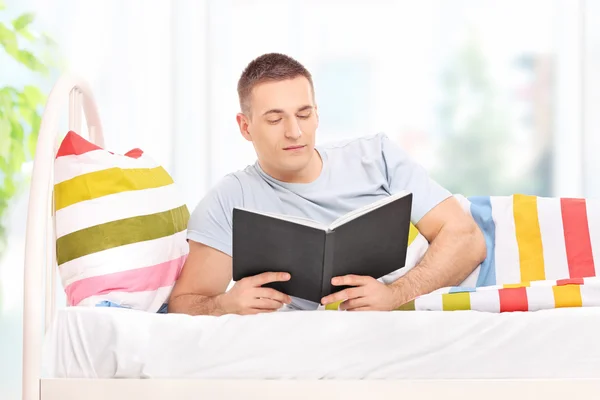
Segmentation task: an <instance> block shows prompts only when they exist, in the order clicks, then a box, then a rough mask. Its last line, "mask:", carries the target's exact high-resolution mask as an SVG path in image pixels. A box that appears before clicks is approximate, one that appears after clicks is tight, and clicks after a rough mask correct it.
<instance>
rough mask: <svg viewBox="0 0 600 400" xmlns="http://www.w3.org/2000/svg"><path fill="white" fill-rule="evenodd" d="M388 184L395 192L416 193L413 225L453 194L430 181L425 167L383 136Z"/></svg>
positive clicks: (382, 144) (382, 143) (412, 218)
mask: <svg viewBox="0 0 600 400" xmlns="http://www.w3.org/2000/svg"><path fill="white" fill-rule="evenodd" d="M381 151H382V153H383V158H384V163H385V172H386V174H387V181H388V185H389V187H390V191H391V192H392V193H397V192H400V191H402V190H407V191H409V192H412V194H413V206H412V215H411V222H412V223H413V224H416V223H417V222H419V220H421V218H423V216H424V215H425V214H427V213H428V212H429V211H430V210H431V209H432V208H434V207H435V206H436V205H438V204H439V203H441V202H442V201H443V200H445V199H447V198H448V197H450V196H451V195H452V194H451V193H450V192H449V191H448V190H446V189H445V188H444V187H442V186H441V185H440V184H439V183H437V182H436V181H434V180H433V179H431V177H430V176H429V174H428V172H427V171H426V170H425V168H424V167H423V166H422V165H420V164H418V163H417V162H415V161H414V160H413V159H412V158H411V157H409V155H408V154H407V153H406V152H405V151H404V150H402V149H401V148H400V146H399V145H397V144H396V143H394V142H393V141H392V140H391V139H390V138H389V137H388V136H387V135H383V134H382V135H381Z"/></svg>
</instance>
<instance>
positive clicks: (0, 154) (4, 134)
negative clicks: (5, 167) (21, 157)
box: [0, 119, 11, 159]
mask: <svg viewBox="0 0 600 400" xmlns="http://www.w3.org/2000/svg"><path fill="white" fill-rule="evenodd" d="M10 130H11V125H10V122H9V121H8V119H0V158H2V159H7V158H8V156H9V155H10V140H11V139H10Z"/></svg>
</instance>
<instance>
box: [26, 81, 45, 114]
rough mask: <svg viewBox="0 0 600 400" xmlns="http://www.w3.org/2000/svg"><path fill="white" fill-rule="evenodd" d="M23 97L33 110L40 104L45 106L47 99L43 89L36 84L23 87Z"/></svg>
mask: <svg viewBox="0 0 600 400" xmlns="http://www.w3.org/2000/svg"><path fill="white" fill-rule="evenodd" d="M22 98H23V99H24V101H25V104H27V106H28V107H30V108H31V109H32V110H35V109H36V108H37V107H38V106H43V105H44V102H45V101H46V96H44V94H43V93H42V91H41V90H40V89H38V88H36V87H35V86H31V85H27V86H25V87H24V88H23V92H22Z"/></svg>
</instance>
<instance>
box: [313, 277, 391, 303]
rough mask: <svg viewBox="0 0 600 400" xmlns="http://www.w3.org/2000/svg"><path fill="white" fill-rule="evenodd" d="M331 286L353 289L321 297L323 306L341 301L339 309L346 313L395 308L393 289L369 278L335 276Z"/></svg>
mask: <svg viewBox="0 0 600 400" xmlns="http://www.w3.org/2000/svg"><path fill="white" fill-rule="evenodd" d="M331 284H332V285H334V286H354V287H351V288H348V289H344V290H341V291H339V292H336V293H333V294H330V295H329V296H326V297H323V299H321V304H323V305H327V304H331V303H336V302H338V301H343V302H342V303H341V304H340V307H339V308H340V310H346V311H391V310H393V309H395V308H397V306H396V298H395V297H396V293H395V289H394V288H393V287H390V286H387V285H386V284H384V283H381V282H379V281H378V280H377V279H375V278H372V277H370V276H360V275H345V276H337V277H335V278H333V279H332V280H331Z"/></svg>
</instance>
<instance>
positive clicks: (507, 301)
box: [498, 287, 529, 312]
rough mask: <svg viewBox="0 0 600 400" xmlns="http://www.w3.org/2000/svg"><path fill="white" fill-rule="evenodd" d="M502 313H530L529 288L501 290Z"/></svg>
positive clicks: (499, 293) (499, 292)
mask: <svg viewBox="0 0 600 400" xmlns="http://www.w3.org/2000/svg"><path fill="white" fill-rule="evenodd" d="M498 295H499V296H500V312H511V311H529V304H528V302H527V288H525V287H520V288H509V289H499V290H498Z"/></svg>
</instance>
